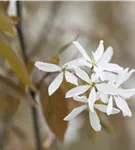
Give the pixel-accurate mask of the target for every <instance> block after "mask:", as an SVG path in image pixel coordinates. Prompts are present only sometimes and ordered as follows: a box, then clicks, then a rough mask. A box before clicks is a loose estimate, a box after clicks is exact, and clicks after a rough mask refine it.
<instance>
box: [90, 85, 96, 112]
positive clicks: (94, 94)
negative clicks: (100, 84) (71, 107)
mask: <svg viewBox="0 0 135 150" xmlns="http://www.w3.org/2000/svg"><path fill="white" fill-rule="evenodd" d="M96 98H97V95H96V91H95V88H92V90H91V92H90V94H89V98H88V104H89V108H90V111H92V112H94V103H95V101H96Z"/></svg>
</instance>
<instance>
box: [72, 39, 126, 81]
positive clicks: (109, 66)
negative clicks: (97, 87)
mask: <svg viewBox="0 0 135 150" xmlns="http://www.w3.org/2000/svg"><path fill="white" fill-rule="evenodd" d="M73 44H74V45H75V46H76V48H77V49H78V50H79V51H80V53H81V54H82V55H83V57H84V59H81V60H80V61H81V62H83V63H84V65H86V66H87V67H89V68H93V70H94V71H95V72H96V74H98V75H99V76H100V78H101V79H102V80H103V79H105V78H104V76H105V74H106V73H105V72H104V71H110V72H116V73H117V72H119V71H121V70H122V69H123V68H122V67H120V66H119V65H117V64H114V63H110V60H111V58H112V56H113V48H112V47H108V48H107V49H106V51H105V52H104V45H103V41H102V40H101V41H100V43H99V46H98V48H97V49H96V51H95V52H92V56H93V57H92V59H91V58H90V57H89V56H88V54H87V52H86V51H85V49H84V48H83V47H82V46H81V45H80V44H79V43H78V42H77V41H73ZM109 74H111V73H109Z"/></svg>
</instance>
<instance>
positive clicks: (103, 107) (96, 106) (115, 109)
mask: <svg viewBox="0 0 135 150" xmlns="http://www.w3.org/2000/svg"><path fill="white" fill-rule="evenodd" d="M94 107H95V108H96V109H98V110H99V111H101V112H104V113H107V106H106V105H103V104H95V105H94ZM119 112H120V110H119V109H117V108H112V112H111V114H117V113H119Z"/></svg>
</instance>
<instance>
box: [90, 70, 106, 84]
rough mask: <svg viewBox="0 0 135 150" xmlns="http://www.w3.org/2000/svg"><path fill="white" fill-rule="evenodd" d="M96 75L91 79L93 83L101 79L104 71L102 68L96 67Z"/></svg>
mask: <svg viewBox="0 0 135 150" xmlns="http://www.w3.org/2000/svg"><path fill="white" fill-rule="evenodd" d="M94 71H95V75H94V76H93V77H91V79H92V81H93V82H94V81H96V80H97V79H98V78H99V77H100V78H101V77H102V74H103V69H102V68H100V67H94Z"/></svg>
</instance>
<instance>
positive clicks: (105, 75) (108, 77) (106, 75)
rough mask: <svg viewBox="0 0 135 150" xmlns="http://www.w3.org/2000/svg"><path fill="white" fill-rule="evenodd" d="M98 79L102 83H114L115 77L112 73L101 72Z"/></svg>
mask: <svg viewBox="0 0 135 150" xmlns="http://www.w3.org/2000/svg"><path fill="white" fill-rule="evenodd" d="M100 78H101V80H102V81H116V78H117V75H116V74H114V73H112V72H103V73H102V74H101V75H100Z"/></svg>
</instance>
